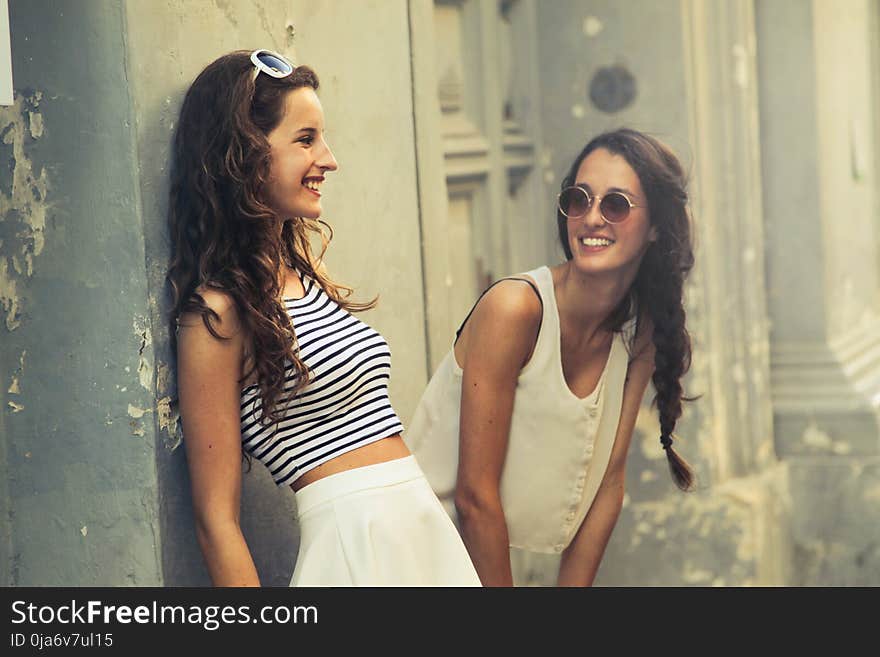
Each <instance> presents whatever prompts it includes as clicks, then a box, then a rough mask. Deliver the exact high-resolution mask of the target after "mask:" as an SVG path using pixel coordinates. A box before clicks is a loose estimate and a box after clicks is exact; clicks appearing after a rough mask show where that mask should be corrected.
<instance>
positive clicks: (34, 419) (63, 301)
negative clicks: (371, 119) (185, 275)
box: [0, 0, 162, 586]
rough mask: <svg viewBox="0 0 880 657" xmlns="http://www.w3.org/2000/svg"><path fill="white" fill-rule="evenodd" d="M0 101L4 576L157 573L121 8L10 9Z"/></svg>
mask: <svg viewBox="0 0 880 657" xmlns="http://www.w3.org/2000/svg"><path fill="white" fill-rule="evenodd" d="M9 10H10V24H11V33H12V55H13V70H14V80H15V94H16V95H15V105H14V106H12V107H9V108H0V135H2V139H0V161H2V162H3V168H2V173H0V242H2V244H0V304H2V311H3V312H2V325H0V333H2V334H3V337H2V340H0V372H2V378H3V381H2V395H3V400H2V401H3V408H2V412H0V429H2V439H0V442H2V444H3V455H2V456H3V457H4V458H3V460H2V463H3V465H4V467H5V472H4V473H3V475H4V476H3V480H4V483H3V487H4V489H5V495H4V497H5V499H4V502H5V505H4V507H5V508H4V509H3V510H2V520H0V526H2V527H3V535H4V541H3V543H4V545H3V548H2V550H0V554H2V556H3V557H4V559H3V564H2V569H0V572H2V581H3V583H4V584H6V585H12V586H46V585H57V586H86V585H89V586H115V585H137V586H148V585H154V586H155V585H159V584H161V583H162V572H161V571H162V569H161V555H160V536H159V534H160V532H159V527H160V522H159V513H160V510H159V480H158V475H157V470H156V460H155V459H156V456H155V449H156V444H157V437H158V434H157V430H156V423H155V415H156V414H155V409H154V393H153V386H154V369H153V363H154V349H153V342H152V331H151V327H150V324H151V310H150V303H149V298H148V289H149V288H148V279H147V274H146V271H145V268H144V262H145V258H146V244H145V239H144V216H143V214H142V212H141V199H140V189H139V186H138V178H139V170H138V165H139V162H138V158H137V151H136V149H135V142H134V139H133V133H132V126H133V124H134V123H135V121H136V120H137V118H136V112H135V111H134V108H133V106H132V98H131V96H130V93H129V80H128V79H127V76H126V73H127V71H126V68H125V66H124V63H125V60H126V56H127V46H126V43H125V8H124V6H123V3H121V2H118V1H115V0H114V1H107V2H105V1H98V0H88V1H85V2H78V3H76V5H75V6H73V5H69V4H67V3H57V2H49V1H44V0H27V1H24V0H12V2H10V3H9Z"/></svg>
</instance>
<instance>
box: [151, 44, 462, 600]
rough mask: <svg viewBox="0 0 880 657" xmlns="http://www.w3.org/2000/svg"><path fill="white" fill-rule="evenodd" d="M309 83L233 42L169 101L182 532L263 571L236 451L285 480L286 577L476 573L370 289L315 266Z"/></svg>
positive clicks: (334, 579)
mask: <svg viewBox="0 0 880 657" xmlns="http://www.w3.org/2000/svg"><path fill="white" fill-rule="evenodd" d="M317 89H318V78H317V76H316V75H315V73H314V71H312V70H311V69H310V68H308V67H306V66H298V67H294V66H293V65H292V64H291V63H290V62H289V61H287V60H286V59H285V58H284V57H283V56H282V55H279V54H277V53H273V52H270V51H266V50H257V51H254V52H253V53H248V52H244V51H240V52H234V53H230V54H228V55H225V56H223V57H220V58H219V59H217V60H216V61H214V62H213V63H212V64H210V65H209V66H208V67H207V68H205V70H204V71H202V73H201V74H200V75H199V76H198V77H197V78H196V80H195V81H194V82H193V84H192V86H191V87H190V89H189V91H188V92H187V94H186V97H185V99H184V102H183V106H182V108H181V111H180V121H179V124H178V126H177V132H176V135H175V141H174V165H173V170H172V176H171V195H170V206H169V224H170V235H171V240H172V262H171V266H170V269H169V273H168V280H169V282H170V286H171V290H172V295H173V304H174V305H173V310H172V313H171V315H172V320H173V321H174V322H175V324H176V325H177V327H178V328H177V335H176V348H177V378H178V392H179V398H180V411H181V418H182V422H183V431H184V444H185V446H186V455H187V462H188V465H189V472H190V479H191V485H192V496H193V506H194V510H195V520H196V535H197V538H198V541H199V544H200V546H201V549H202V552H203V554H204V557H205V561H206V563H207V566H208V571H209V573H210V576H211V579H212V581H213V582H214V584H215V585H218V586H219V585H233V586H242V585H254V586H258V585H259V578H258V576H257V571H256V568H255V567H254V562H253V559H252V557H251V554H250V550H249V549H248V546H247V544H246V542H245V539H244V536H243V534H242V532H241V527H240V525H239V507H240V496H241V476H242V451H243V450H244V451H245V452H246V453H247V454H249V455H250V456H253V457H255V458H256V459H258V460H260V461H261V462H262V463H263V464H264V465H265V466H266V467H267V468H268V469H269V472H270V473H271V475H272V477H273V479H274V480H275V482H276V483H277V484H278V485H279V486H291V487H292V488H293V490H294V491H295V492H296V503H297V514H298V521H299V526H300V548H299V553H298V556H297V559H296V566H295V569H294V573H293V578H292V580H291V584H292V585H294V586H296V585H325V586H346V585H479V579H478V578H477V575H476V573H475V571H474V568H473V565H472V564H471V562H470V560H469V558H468V555H467V551H466V550H465V547H464V545H463V544H462V542H461V539H460V537H459V536H458V534H457V532H456V531H455V527H454V526H453V524H452V522H451V521H450V519H449V517H448V516H447V515H446V514H445V513H444V512H443V509H442V507H441V505H440V503H439V502H438V500H437V498H436V496H435V495H434V493H433V492H432V491H431V489H430V486H429V485H428V483H427V481H426V480H425V477H424V475H423V474H422V472H421V470H420V469H419V467H418V465H417V464H416V462H415V460H414V458H413V457H412V456H411V454H410V452H409V450H408V449H407V447H406V445H405V444H404V442H403V440H402V438H401V436H400V434H401V432H402V430H403V427H402V425H401V423H400V420H399V419H398V417H397V415H396V414H395V412H394V409H393V408H392V407H391V403H390V401H389V398H388V380H389V377H390V370H391V353H390V350H389V348H388V345H387V343H386V342H385V340H384V339H383V338H382V336H381V335H379V333H377V332H376V331H375V330H373V329H372V328H371V327H369V326H368V325H366V324H364V323H363V322H361V321H360V320H358V319H356V318H355V317H354V316H353V315H352V314H351V312H356V311H361V310H366V309H368V308H371V307H373V306H374V305H375V300H373V301H372V302H369V303H355V302H353V301H350V300H349V299H348V297H349V295H350V293H351V289H350V288H347V287H345V286H343V285H339V284H338V283H334V282H333V281H332V280H331V279H330V278H329V277H328V275H327V273H326V271H325V270H324V268H323V267H322V266H321V258H322V256H323V253H324V249H326V247H327V243H328V241H329V237H327V236H326V234H325V233H324V231H323V230H322V226H326V224H324V222H322V221H320V220H319V217H320V215H321V210H322V209H321V191H320V190H321V187H322V184H323V182H324V180H325V177H326V175H327V174H328V173H329V172H332V171H335V170H336V168H337V163H336V160H335V158H334V157H333V154H332V152H331V151H330V148H329V146H328V145H327V143H326V141H325V140H324V115H323V110H322V108H321V104H320V102H319V100H318V97H317V95H316V93H315V92H316V91H317ZM328 228H329V226H328ZM331 234H332V231H331ZM312 235H317V236H319V237H320V238H321V240H322V242H323V247H322V250H321V253H320V254H317V255H315V254H313V252H312V249H311V247H310V237H311V236H312Z"/></svg>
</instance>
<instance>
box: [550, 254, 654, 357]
mask: <svg viewBox="0 0 880 657" xmlns="http://www.w3.org/2000/svg"><path fill="white" fill-rule="evenodd" d="M637 271H638V270H637V269H634V270H633V271H631V272H626V274H625V275H623V276H621V275H620V273H619V272H610V273H607V274H587V273H584V272H582V271H578V270H577V269H575V267H574V266H573V265H572V263H571V261H568V262H566V263H565V264H563V265H562V271H561V275H560V280H559V286H558V291H557V300H558V307H559V313H560V316H561V317H562V318H563V319H564V320H565V321H566V322H568V323H570V324H572V325H574V326H576V327H578V332H579V333H581V335H583V336H584V337H585V338H587V339H588V340H589V339H592V338H593V337H594V336H595V335H596V333H597V332H599V331H600V330H601V328H602V325H603V324H604V323H605V321H606V320H607V319H608V317H609V316H610V315H611V313H612V312H613V311H614V309H615V308H617V306H618V305H620V302H621V301H622V300H623V298H624V296H626V293H627V292H628V291H629V289H630V286H631V285H632V283H633V280H635V275H636V273H637Z"/></svg>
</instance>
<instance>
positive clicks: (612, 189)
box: [575, 183, 638, 196]
mask: <svg viewBox="0 0 880 657" xmlns="http://www.w3.org/2000/svg"><path fill="white" fill-rule="evenodd" d="M575 187H580V188H581V189H583V190H585V191H587V192H592V191H593V188H592V187H590V186H589V185H588V184H587V183H576V184H575ZM609 192H620V193H621V194H628V195H629V196H638V194H636V193H635V192H631V191H630V190H628V189H627V188H626V187H609V188H608V190H607V191H606V192H605V193H606V194H608V193H609Z"/></svg>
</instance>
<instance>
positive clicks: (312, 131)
mask: <svg viewBox="0 0 880 657" xmlns="http://www.w3.org/2000/svg"><path fill="white" fill-rule="evenodd" d="M300 132H307V133H309V134H312V135H316V134H318V131H317V130H316V129H315V128H300V129H299V130H297V133H300Z"/></svg>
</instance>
